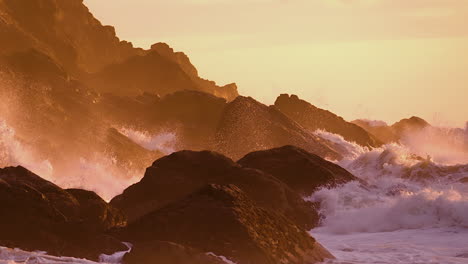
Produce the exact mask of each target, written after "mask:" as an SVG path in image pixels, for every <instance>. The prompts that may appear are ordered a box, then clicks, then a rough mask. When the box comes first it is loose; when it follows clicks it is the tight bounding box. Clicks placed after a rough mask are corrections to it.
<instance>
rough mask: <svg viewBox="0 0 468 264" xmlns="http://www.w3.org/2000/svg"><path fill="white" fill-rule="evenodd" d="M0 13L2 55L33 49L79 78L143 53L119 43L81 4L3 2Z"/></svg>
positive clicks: (41, 0)
mask: <svg viewBox="0 0 468 264" xmlns="http://www.w3.org/2000/svg"><path fill="white" fill-rule="evenodd" d="M0 11H1V12H0V36H1V37H0V38H1V39H2V40H4V41H2V43H1V44H0V47H1V49H0V53H3V54H6V53H14V52H21V51H24V50H27V49H31V48H33V49H37V50H40V51H41V52H43V53H45V54H47V55H48V56H49V57H51V58H53V59H54V60H56V61H57V62H58V63H59V64H60V65H62V66H64V67H65V68H66V69H67V70H69V71H71V73H75V74H78V75H79V74H80V72H82V71H84V72H94V71H96V70H99V69H101V68H102V67H104V66H105V65H108V64H112V63H116V62H119V61H122V60H124V59H126V58H128V57H129V56H134V55H137V54H142V53H143V50H141V49H135V48H133V46H132V44H131V43H129V42H125V41H120V40H119V39H118V38H117V37H116V35H115V30H114V28H113V27H111V26H103V25H102V24H101V23H100V22H99V21H98V20H96V19H95V18H94V17H93V15H92V14H91V13H90V12H89V10H88V8H87V7H86V6H85V5H84V4H83V1H82V0H69V1H61V0H47V1H44V0H31V1H16V0H5V1H1V2H0Z"/></svg>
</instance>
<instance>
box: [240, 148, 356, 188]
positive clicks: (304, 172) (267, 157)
mask: <svg viewBox="0 0 468 264" xmlns="http://www.w3.org/2000/svg"><path fill="white" fill-rule="evenodd" d="M238 163H239V164H241V165H242V166H244V167H248V168H255V169H259V170H261V171H265V172H267V173H269V174H271V175H273V176H275V177H276V178H278V179H280V180H281V181H283V182H284V183H286V184H287V185H288V186H289V187H291V188H292V189H293V190H295V191H297V192H298V193H300V194H301V195H305V196H309V195H311V194H312V193H313V192H314V191H316V190H317V189H319V188H321V187H333V186H336V185H338V184H344V183H347V182H350V181H354V180H358V178H356V177H355V176H354V175H352V174H351V173H350V172H348V171H347V170H345V169H343V168H342V167H340V166H338V165H336V164H334V163H332V162H329V161H326V160H324V159H322V158H320V157H319V156H317V155H315V154H312V153H309V152H307V151H305V150H303V149H300V148H297V147H294V146H284V147H281V148H275V149H270V150H265V151H257V152H252V153H249V154H247V155H246V156H245V157H243V158H242V159H241V160H239V161H238Z"/></svg>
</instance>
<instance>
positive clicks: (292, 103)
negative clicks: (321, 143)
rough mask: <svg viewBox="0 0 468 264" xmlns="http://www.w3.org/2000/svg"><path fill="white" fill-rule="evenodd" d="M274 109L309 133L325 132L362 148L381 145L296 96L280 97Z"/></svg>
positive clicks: (348, 123) (356, 128)
mask: <svg viewBox="0 0 468 264" xmlns="http://www.w3.org/2000/svg"><path fill="white" fill-rule="evenodd" d="M275 107H276V108H277V109H278V110H279V111H281V112H282V113H283V114H285V115H286V116H288V117H289V118H291V119H292V120H294V121H296V122H297V123H299V124H300V125H301V126H303V127H304V128H306V129H307V130H309V131H312V132H313V131H315V130H317V129H321V130H325V131H328V132H331V133H334V134H338V135H341V136H343V138H344V139H346V140H347V141H350V142H356V143H357V144H359V145H361V146H364V147H379V146H381V145H382V142H381V141H380V140H378V139H377V138H376V137H375V136H373V135H372V134H370V133H368V132H367V131H366V130H364V129H363V128H361V127H359V126H357V125H355V124H353V123H350V122H347V121H345V120H344V119H343V118H342V117H340V116H337V115H335V114H334V113H332V112H330V111H327V110H323V109H320V108H317V107H315V106H313V105H312V104H310V103H308V102H306V101H304V100H301V99H299V97H297V95H291V96H289V95H288V94H282V95H280V96H279V97H278V98H277V99H276V101H275Z"/></svg>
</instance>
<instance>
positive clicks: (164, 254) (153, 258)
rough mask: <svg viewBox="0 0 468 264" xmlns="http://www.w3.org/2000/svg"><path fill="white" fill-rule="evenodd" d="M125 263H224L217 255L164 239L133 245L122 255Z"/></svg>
mask: <svg viewBox="0 0 468 264" xmlns="http://www.w3.org/2000/svg"><path fill="white" fill-rule="evenodd" d="M123 262H124V263H125V264H155V263H161V264H166V263H167V264H224V262H223V261H222V260H220V259H218V258H217V257H214V256H209V255H207V254H206V253H203V252H201V251H199V250H196V249H193V248H190V247H185V246H182V245H179V244H176V243H172V242H166V241H149V242H145V243H140V244H135V245H133V248H132V250H131V251H130V253H128V254H126V255H125V256H124V259H123Z"/></svg>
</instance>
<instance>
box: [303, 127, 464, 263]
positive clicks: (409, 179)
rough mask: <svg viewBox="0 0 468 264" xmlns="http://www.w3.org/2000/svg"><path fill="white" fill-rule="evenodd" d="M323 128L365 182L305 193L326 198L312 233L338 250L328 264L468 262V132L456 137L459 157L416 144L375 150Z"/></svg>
mask: <svg viewBox="0 0 468 264" xmlns="http://www.w3.org/2000/svg"><path fill="white" fill-rule="evenodd" d="M316 133H317V134H318V135H320V136H322V137H324V138H327V139H328V140H330V141H332V142H334V143H336V144H339V145H340V146H341V147H342V148H343V149H345V150H346V151H347V157H346V158H345V159H343V160H340V161H335V162H336V163H337V164H339V165H340V166H342V167H344V168H346V169H348V170H349V171H350V172H352V173H353V174H354V175H356V176H358V177H360V178H361V179H363V180H365V181H366V184H361V183H357V182H351V183H348V184H346V185H343V186H339V187H337V188H333V189H322V190H320V191H318V192H316V193H314V194H313V195H312V196H311V197H307V198H306V200H309V201H314V202H319V203H320V205H321V209H320V213H321V216H322V220H321V225H320V227H318V228H315V229H313V230H311V231H310V233H311V235H313V236H314V237H315V238H316V239H317V240H318V241H319V242H320V243H321V244H323V245H324V246H325V247H326V248H327V249H328V250H330V251H331V253H332V254H333V255H334V256H335V257H336V260H329V261H327V262H326V263H329V264H367V263H369V264H371V263H372V264H374V263H381V264H393V263H402V264H458V263H468V181H467V179H468V178H467V177H468V165H467V164H466V163H468V160H466V159H463V158H465V157H466V154H467V153H468V149H466V148H465V149H464V151H462V153H460V147H461V146H465V147H466V143H467V142H468V141H467V140H466V139H468V137H465V138H463V139H462V141H458V142H454V143H453V144H454V147H455V148H456V152H455V153H460V154H461V155H460V156H459V157H460V159H458V160H457V162H460V163H457V164H452V162H448V161H449V160H447V159H446V157H444V156H441V155H437V154H438V153H432V152H430V151H426V152H424V153H420V152H419V153H418V151H419V150H420V149H421V147H420V146H417V149H414V148H412V147H413V146H414V145H412V144H388V145H385V146H383V147H381V148H376V149H372V150H370V149H367V148H363V147H360V146H358V145H356V144H354V143H350V142H346V141H345V140H343V138H342V137H340V136H337V135H334V134H330V133H327V132H323V131H317V132H316ZM466 135H468V133H466ZM430 139H434V137H430V138H428V140H427V141H425V142H421V144H425V145H426V146H425V150H434V151H437V149H438V148H437V146H438V145H440V142H439V141H438V140H436V141H434V140H430ZM418 140H421V138H418ZM445 147H447V145H445ZM448 147H450V146H448ZM447 151H448V149H447V148H446V149H444V152H446V153H447ZM415 153H417V154H418V155H416V154H415ZM422 154H425V155H424V157H421V156H420V155H422ZM449 155H454V154H453V153H449ZM434 157H436V158H434Z"/></svg>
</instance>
